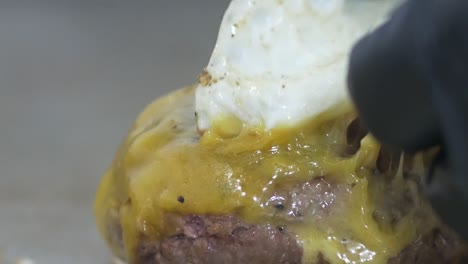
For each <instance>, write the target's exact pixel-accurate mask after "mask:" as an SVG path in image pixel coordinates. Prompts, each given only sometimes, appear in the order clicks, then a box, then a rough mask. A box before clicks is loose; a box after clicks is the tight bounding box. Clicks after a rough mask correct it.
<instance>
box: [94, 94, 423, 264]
mask: <svg viewBox="0 0 468 264" xmlns="http://www.w3.org/2000/svg"><path fill="white" fill-rule="evenodd" d="M193 97H194V89H193V88H187V89H183V90H180V91H177V92H174V93H172V94H170V95H169V96H166V97H164V98H162V99H160V100H157V101H156V102H155V103H153V104H152V105H150V106H149V107H148V108H147V109H146V110H145V111H144V112H143V113H142V114H141V115H140V117H139V118H138V119H137V121H136V122H135V125H134V127H133V129H132V130H131V131H130V133H129V136H128V138H127V139H126V140H125V142H124V143H123V145H122V147H121V149H120V150H119V152H118V154H117V157H116V159H115V161H114V163H113V166H112V167H111V168H110V169H109V171H108V173H106V175H105V176H104V179H103V181H102V183H101V185H100V187H99V191H98V194H97V198H96V203H95V212H96V219H97V223H98V227H99V229H100V231H101V232H102V233H103V235H104V237H106V238H107V240H108V241H109V243H110V244H111V247H112V248H113V250H114V252H115V253H116V254H117V255H120V256H127V258H128V259H129V261H130V263H132V261H133V259H134V257H135V256H134V254H135V247H136V246H137V242H138V240H139V239H140V238H141V237H146V238H150V239H154V240H158V239H161V238H164V237H165V236H166V235H168V233H169V232H170V231H169V230H168V223H166V222H165V220H164V215H165V214H166V213H179V214H214V215H219V214H231V215H237V216H238V217H240V218H241V219H243V220H244V221H246V222H248V223H253V224H266V223H270V224H274V225H282V226H285V228H287V229H288V230H289V231H291V232H293V233H294V234H296V235H297V237H298V240H299V241H300V242H301V243H302V245H303V248H304V256H303V260H304V263H310V261H311V260H312V259H313V258H314V257H315V256H316V254H317V252H318V251H320V252H322V253H323V255H324V257H325V258H326V259H327V260H329V261H330V262H331V263H385V262H386V261H387V259H388V258H389V257H391V256H393V255H395V254H397V253H398V252H399V251H400V250H401V249H402V248H403V247H404V246H405V245H407V244H408V243H410V242H411V241H413V240H414V239H415V238H416V237H417V235H418V232H420V231H421V230H420V228H419V227H417V226H416V224H415V223H413V222H412V220H411V217H410V216H411V214H409V216H408V217H406V218H404V219H403V220H402V221H400V223H399V224H398V225H397V226H396V227H395V228H394V229H393V230H390V231H389V230H382V229H381V228H379V226H378V224H377V223H376V222H375V220H374V218H373V216H372V212H373V211H374V208H375V204H374V201H375V199H372V198H371V196H370V192H369V182H368V177H370V176H371V175H372V174H371V173H372V171H373V170H374V167H375V165H374V164H375V162H376V158H377V155H378V151H379V145H378V144H377V143H376V142H375V140H374V139H373V138H371V137H370V136H367V137H365V138H364V139H363V140H362V142H361V148H360V150H359V151H358V152H357V153H356V154H355V155H353V156H351V157H344V156H343V155H342V150H343V147H344V146H345V135H344V131H346V127H347V126H348V124H349V123H350V121H351V120H352V119H353V118H354V114H353V111H352V110H351V109H350V108H349V107H347V106H343V107H336V108H335V110H334V111H329V112H327V113H326V114H322V115H320V116H318V117H316V118H315V119H314V120H311V121H309V122H307V123H303V124H302V125H298V126H297V127H295V128H294V129H292V128H288V129H282V128H276V129H274V130H271V131H269V132H265V130H264V129H263V128H262V127H250V126H246V125H243V124H242V123H241V122H239V120H237V119H236V118H232V117H226V118H223V119H219V120H218V121H217V124H216V125H214V126H213V127H212V128H211V129H209V130H208V131H207V132H206V133H205V134H204V135H203V136H202V137H201V138H199V136H198V134H197V133H196V118H195V116H194V111H195V109H194V105H193V104H194V103H193V101H194V100H193ZM232 131H234V132H235V133H233V132H232ZM320 176H325V177H326V179H328V180H330V181H333V182H335V183H336V185H338V186H340V188H341V190H342V192H341V194H339V195H338V194H337V195H336V199H335V200H334V201H333V204H331V206H330V208H329V209H330V212H329V213H328V214H323V215H319V214H317V215H314V214H312V215H310V216H309V217H308V218H306V219H304V220H303V221H287V220H285V219H283V218H278V217H275V216H274V208H272V207H271V206H268V201H269V199H270V198H271V196H272V194H273V193H274V192H276V191H277V190H280V189H284V188H289V187H288V186H291V182H292V183H300V182H305V181H308V180H311V179H313V178H315V177H320ZM179 196H183V197H184V203H180V202H178V199H177V198H178V197H179ZM109 214H117V215H118V218H119V219H120V223H121V225H122V232H123V240H124V247H125V252H122V249H121V248H120V247H121V245H118V244H116V242H115V240H113V239H112V236H113V235H115V234H111V233H110V232H113V231H110V230H109V228H108V226H107V225H108V223H107V222H106V221H107V219H108V217H109ZM114 231H115V230H114Z"/></svg>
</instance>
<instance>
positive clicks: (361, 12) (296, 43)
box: [196, 0, 399, 130]
mask: <svg viewBox="0 0 468 264" xmlns="http://www.w3.org/2000/svg"><path fill="white" fill-rule="evenodd" d="M398 2H399V0H256V1H254V0H233V1H232V2H231V4H230V6H229V8H228V9H227V11H226V13H225V15H224V18H223V21H222V23H221V26H220V30H219V35H218V39H217V42H216V46H215V49H214V51H213V54H212V56H211V59H210V61H209V64H208V66H207V67H206V73H205V74H204V75H203V76H202V77H203V78H202V82H201V83H200V84H199V85H198V87H197V90H196V111H197V114H198V127H199V129H201V130H205V129H208V128H209V127H210V126H211V124H212V123H213V122H214V120H217V119H219V117H222V116H232V115H234V116H236V117H237V118H239V119H240V120H242V121H243V122H244V123H245V124H247V125H251V126H264V127H265V128H266V129H271V128H274V127H276V126H280V125H286V126H287V125H294V124H295V123H297V122H300V121H302V120H304V119H306V118H311V117H314V116H315V115H317V114H319V113H321V112H323V111H326V110H327V109H329V108H330V107H333V106H335V105H336V104H339V103H341V102H344V101H346V100H348V94H347V92H346V85H345V78H346V70H347V69H346V67H347V55H348V54H349V51H350V49H351V47H352V45H353V43H354V42H355V41H356V40H357V39H358V38H359V37H361V36H363V35H364V34H365V33H366V32H368V31H369V30H370V29H372V28H374V27H375V26H377V25H378V24H379V23H381V22H382V21H383V20H384V19H385V18H386V16H387V14H388V13H389V11H390V10H391V9H392V8H394V7H395V6H396V5H397V3H398Z"/></svg>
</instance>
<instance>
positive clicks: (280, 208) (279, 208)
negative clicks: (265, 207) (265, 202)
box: [273, 204, 284, 210]
mask: <svg viewBox="0 0 468 264" xmlns="http://www.w3.org/2000/svg"><path fill="white" fill-rule="evenodd" d="M273 207H275V208H276V209H278V210H283V209H284V205H282V204H275V205H273Z"/></svg>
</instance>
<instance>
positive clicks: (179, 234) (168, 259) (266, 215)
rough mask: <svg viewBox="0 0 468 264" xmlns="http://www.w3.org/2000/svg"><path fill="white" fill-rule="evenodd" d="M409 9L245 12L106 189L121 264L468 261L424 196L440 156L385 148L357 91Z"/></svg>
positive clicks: (272, 5)
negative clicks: (379, 31) (378, 46)
mask: <svg viewBox="0 0 468 264" xmlns="http://www.w3.org/2000/svg"><path fill="white" fill-rule="evenodd" d="M397 4H398V1H396V0H374V1H371V0H346V1H344V0H327V1H323V0H308V1H305V0H257V1H255V0H233V1H232V2H231V3H230V6H229V8H228V9H227V11H226V13H225V15H224V18H223V21H222V23H221V27H220V31H219V36H218V40H217V43H216V46H215V49H214V51H213V54H212V56H211V59H210V61H209V63H208V66H207V67H206V69H205V70H204V71H203V72H202V73H201V74H200V76H199V82H198V84H197V85H193V86H189V87H185V88H182V89H179V90H177V91H174V92H172V93H170V94H168V95H166V96H164V97H162V98H159V99H157V100H156V101H154V102H153V103H152V104H150V105H149V106H148V107H147V108H146V109H145V110H144V111H143V112H142V113H141V114H140V116H139V117H138V118H137V119H136V121H135V123H134V125H133V127H132V129H131V130H130V132H129V133H128V136H127V138H126V139H125V140H124V142H123V144H122V145H121V147H120V149H119V151H118V152H117V154H116V157H115V159H114V161H113V163H112V165H111V166H110V168H109V169H108V171H107V172H106V174H105V175H104V177H103V179H102V182H101V184H100V186H99V189H98V192H97V196H96V202H95V215H96V222H97V226H98V228H99V230H100V232H101V234H102V236H103V237H104V239H105V240H106V241H107V243H108V245H109V247H110V249H111V250H112V252H113V254H114V256H115V257H116V259H119V260H120V261H123V262H126V263H129V264H156V263H160V264H166V263H167V264H169V263H171V264H172V263H193V264H195V263H197V264H198V263H200V264H202V263H203V264H205V263H253V264H255V263H291V264H292V263H304V264H309V263H310V264H325V263H392V264H396V263H416V264H423V263H424V264H426V263H463V262H462V261H463V260H462V257H463V256H465V255H466V252H467V250H466V244H465V242H464V241H462V240H461V239H460V238H459V237H458V236H457V234H455V233H454V232H453V231H451V230H450V229H449V228H448V227H446V226H445V225H444V224H443V223H442V222H441V221H440V220H439V219H438V217H437V215H436V214H435V213H434V212H433V211H432V209H431V207H430V205H429V203H428V202H427V201H426V199H425V197H424V195H423V194H422V192H421V177H422V175H423V174H424V172H425V170H426V168H427V167H428V165H429V164H430V162H431V161H432V158H433V157H434V155H435V153H437V149H433V150H429V151H425V152H421V153H405V152H403V151H401V150H399V149H395V148H393V147H391V146H386V145H381V144H380V143H379V142H377V140H376V139H374V138H373V137H372V135H371V134H369V133H368V132H367V131H366V129H365V127H364V126H363V124H362V123H361V122H360V120H359V118H358V115H357V113H356V111H355V110H354V109H353V106H352V104H351V103H350V100H349V97H348V94H347V92H346V85H345V75H346V70H347V69H346V65H347V56H348V54H349V51H350V48H351V46H352V44H353V43H354V42H355V41H356V40H357V39H358V38H359V37H361V36H362V35H363V34H365V33H366V32H367V31H368V30H370V29H372V28H374V27H375V26H377V25H379V23H381V21H383V20H384V19H385V17H386V15H387V14H388V13H389V11H390V10H391V9H392V8H394V7H395V6H396V5H397ZM395 107H398V106H397V105H395ZM401 129H402V130H404V129H405V128H404V127H402V128H401Z"/></svg>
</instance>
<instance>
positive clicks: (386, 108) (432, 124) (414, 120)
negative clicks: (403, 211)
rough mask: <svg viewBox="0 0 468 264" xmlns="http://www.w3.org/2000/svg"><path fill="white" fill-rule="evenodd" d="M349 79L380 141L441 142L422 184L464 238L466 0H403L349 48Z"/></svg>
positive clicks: (414, 146) (417, 146)
mask: <svg viewBox="0 0 468 264" xmlns="http://www.w3.org/2000/svg"><path fill="white" fill-rule="evenodd" d="M348 86H349V90H350V94H351V97H352V98H353V100H354V102H355V105H356V107H357V109H358V111H359V114H360V116H361V118H362V120H363V122H364V124H365V125H366V126H367V128H368V129H369V130H370V131H371V133H372V134H373V135H374V136H375V137H377V138H378V139H379V140H380V141H382V142H384V143H386V144H390V145H394V146H399V147H401V148H403V149H405V150H408V151H416V150H422V149H425V148H428V147H431V146H436V145H438V146H441V148H442V151H441V153H440V155H439V157H438V158H437V159H436V160H435V162H434V164H433V168H432V169H431V170H430V172H429V176H428V177H427V181H426V184H427V185H426V192H427V195H428V196H429V199H430V201H431V202H432V205H433V207H434V209H435V210H436V211H437V212H438V213H439V215H440V216H441V217H442V219H443V220H444V221H445V222H446V223H447V224H448V225H450V226H452V227H453V228H454V229H455V230H456V231H458V232H459V233H460V234H461V235H462V236H463V237H464V238H468V0H408V1H407V2H405V3H403V4H402V5H401V6H400V7H399V8H397V9H396V10H395V12H394V13H393V15H392V16H391V17H390V19H389V20H388V21H387V22H386V23H385V24H383V25H382V26H381V27H379V28H377V29H376V30H375V31H374V32H372V33H370V34H368V35H367V36H365V37H364V38H362V39H361V40H360V41H359V42H358V43H357V44H356V46H355V47H354V48H353V50H352V52H351V57H350V63H349V72H348Z"/></svg>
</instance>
